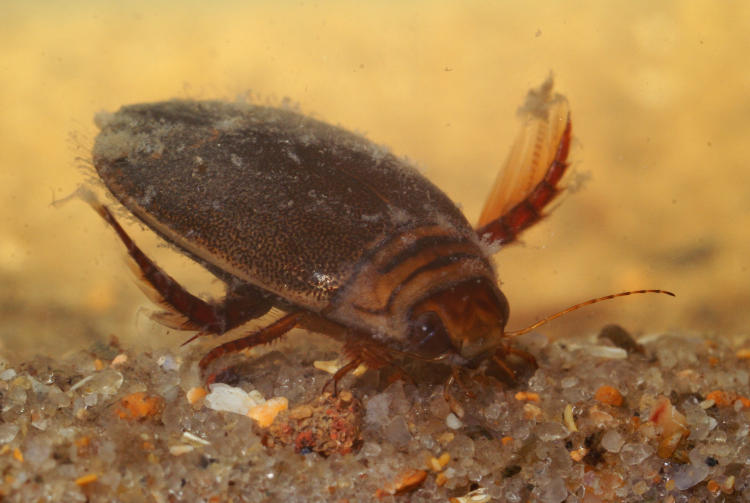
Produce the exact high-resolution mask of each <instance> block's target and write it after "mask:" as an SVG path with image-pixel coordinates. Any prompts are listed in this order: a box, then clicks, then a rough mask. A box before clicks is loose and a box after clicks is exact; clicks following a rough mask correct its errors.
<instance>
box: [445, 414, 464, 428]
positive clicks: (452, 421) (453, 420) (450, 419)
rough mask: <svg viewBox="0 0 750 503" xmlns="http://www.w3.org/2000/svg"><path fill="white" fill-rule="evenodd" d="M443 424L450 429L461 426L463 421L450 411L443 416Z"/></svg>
mask: <svg viewBox="0 0 750 503" xmlns="http://www.w3.org/2000/svg"><path fill="white" fill-rule="evenodd" d="M445 425H446V426H447V427H448V428H450V429H451V430H457V429H459V428H461V426H463V423H462V422H461V420H460V419H459V418H458V417H457V416H456V415H455V414H454V413H453V412H451V413H450V414H448V415H447V416H446V418H445Z"/></svg>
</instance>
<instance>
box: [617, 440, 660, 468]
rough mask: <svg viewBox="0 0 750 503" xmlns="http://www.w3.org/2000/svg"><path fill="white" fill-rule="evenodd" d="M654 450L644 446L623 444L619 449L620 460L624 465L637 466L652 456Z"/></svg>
mask: <svg viewBox="0 0 750 503" xmlns="http://www.w3.org/2000/svg"><path fill="white" fill-rule="evenodd" d="M653 453H654V450H653V449H652V448H651V447H650V446H648V445H646V444H625V445H624V446H623V447H622V448H621V449H620V459H622V462H623V463H625V464H626V465H631V466H632V465H637V464H639V463H642V462H643V461H644V460H646V459H647V458H648V457H650V456H651V455H653Z"/></svg>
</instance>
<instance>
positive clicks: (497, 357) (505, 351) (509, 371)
mask: <svg viewBox="0 0 750 503" xmlns="http://www.w3.org/2000/svg"><path fill="white" fill-rule="evenodd" d="M508 356H517V357H518V358H521V359H522V360H524V361H525V362H526V363H528V364H529V366H530V367H531V368H532V369H536V368H538V367H539V365H537V363H536V358H534V355H532V354H531V353H529V352H527V351H524V350H522V349H518V348H514V347H513V346H511V345H507V346H504V347H500V348H499V349H498V350H497V351H496V352H495V354H494V355H493V356H492V360H493V361H494V362H495V363H496V364H497V366H498V367H499V368H500V370H502V371H503V372H504V373H505V374H506V375H507V377H508V378H509V379H510V381H511V382H512V383H515V382H516V381H517V380H518V376H517V373H516V371H515V370H513V368H511V366H510V365H508V364H507V363H506V361H505V360H506V358H507V357H508Z"/></svg>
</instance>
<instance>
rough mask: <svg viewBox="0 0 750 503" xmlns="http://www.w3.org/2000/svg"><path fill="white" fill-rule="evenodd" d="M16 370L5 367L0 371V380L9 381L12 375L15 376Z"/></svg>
mask: <svg viewBox="0 0 750 503" xmlns="http://www.w3.org/2000/svg"><path fill="white" fill-rule="evenodd" d="M16 375H17V374H16V371H15V370H13V369H6V370H3V371H2V372H0V380H3V381H10V380H11V379H13V378H14V377H16Z"/></svg>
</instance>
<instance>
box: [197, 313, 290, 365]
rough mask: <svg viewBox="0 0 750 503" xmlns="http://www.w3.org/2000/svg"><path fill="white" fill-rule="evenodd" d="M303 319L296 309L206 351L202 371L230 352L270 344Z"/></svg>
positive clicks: (202, 361)
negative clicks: (259, 327) (266, 324)
mask: <svg viewBox="0 0 750 503" xmlns="http://www.w3.org/2000/svg"><path fill="white" fill-rule="evenodd" d="M301 319H302V313H301V312H300V311H295V312H293V313H289V314H287V315H286V316H284V317H282V318H279V319H278V320H276V321H274V322H273V323H271V324H270V325H268V326H266V327H263V328H261V329H260V330H258V331H256V332H253V333H251V334H250V335H246V336H245V337H241V338H239V339H234V340H231V341H229V342H225V343H224V344H221V345H220V346H216V347H215V348H213V349H212V350H211V351H209V352H208V353H206V355H205V356H204V357H203V358H202V359H201V361H200V362H199V363H198V366H199V367H200V368H201V370H202V371H205V370H206V368H207V367H208V365H210V364H211V362H213V361H214V360H216V359H217V358H219V357H221V356H224V355H226V354H229V353H236V352H237V351H242V350H243V349H247V348H252V347H254V346H260V345H261V344H268V343H269V342H272V341H274V340H276V339H278V338H279V337H281V336H282V335H284V334H286V333H287V332H289V331H290V330H291V329H293V328H294V327H296V326H297V325H298V324H299V322H300V320H301Z"/></svg>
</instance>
